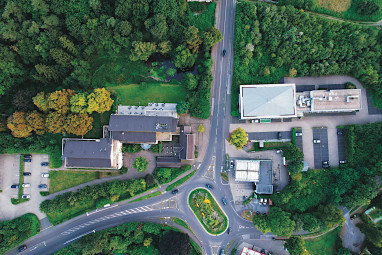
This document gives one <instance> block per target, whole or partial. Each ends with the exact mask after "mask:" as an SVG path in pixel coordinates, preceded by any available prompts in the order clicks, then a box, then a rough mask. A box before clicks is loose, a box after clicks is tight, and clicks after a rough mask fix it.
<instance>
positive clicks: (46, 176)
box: [41, 173, 49, 178]
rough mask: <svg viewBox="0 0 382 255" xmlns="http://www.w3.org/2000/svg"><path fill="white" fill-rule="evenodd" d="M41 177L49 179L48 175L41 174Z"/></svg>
mask: <svg viewBox="0 0 382 255" xmlns="http://www.w3.org/2000/svg"><path fill="white" fill-rule="evenodd" d="M41 177H45V178H48V177H49V173H42V174H41Z"/></svg>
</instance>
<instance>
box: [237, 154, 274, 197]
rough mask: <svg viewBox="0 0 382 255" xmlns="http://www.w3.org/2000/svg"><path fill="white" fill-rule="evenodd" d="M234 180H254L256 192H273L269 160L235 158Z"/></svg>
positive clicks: (270, 162)
mask: <svg viewBox="0 0 382 255" xmlns="http://www.w3.org/2000/svg"><path fill="white" fill-rule="evenodd" d="M235 181H237V182H254V183H255V184H256V193H258V194H272V193H273V176H272V161H271V160H254V159H237V160H235Z"/></svg>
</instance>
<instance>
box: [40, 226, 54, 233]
mask: <svg viewBox="0 0 382 255" xmlns="http://www.w3.org/2000/svg"><path fill="white" fill-rule="evenodd" d="M51 227H53V225H52V226H49V227H47V228H44V229H43V230H41V232H42V231H44V230H47V229H48V228H51Z"/></svg>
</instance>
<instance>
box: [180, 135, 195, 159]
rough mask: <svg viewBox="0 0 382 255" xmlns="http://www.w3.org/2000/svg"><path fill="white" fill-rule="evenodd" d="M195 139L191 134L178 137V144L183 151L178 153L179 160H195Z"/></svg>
mask: <svg viewBox="0 0 382 255" xmlns="http://www.w3.org/2000/svg"><path fill="white" fill-rule="evenodd" d="M194 141H195V138H194V135H193V134H187V135H180V136H179V142H180V144H181V145H182V147H183V149H182V150H181V151H180V158H181V159H184V160H190V159H194V158H195V154H194V153H195V144H194Z"/></svg>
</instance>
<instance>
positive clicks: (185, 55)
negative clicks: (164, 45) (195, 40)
mask: <svg viewBox="0 0 382 255" xmlns="http://www.w3.org/2000/svg"><path fill="white" fill-rule="evenodd" d="M196 57H197V55H194V54H192V53H191V51H190V50H189V49H188V48H186V46H184V45H180V46H178V47H177V48H176V49H175V57H174V64H175V66H176V67H177V68H180V69H182V70H185V69H187V68H191V67H192V66H194V64H195V60H196Z"/></svg>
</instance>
